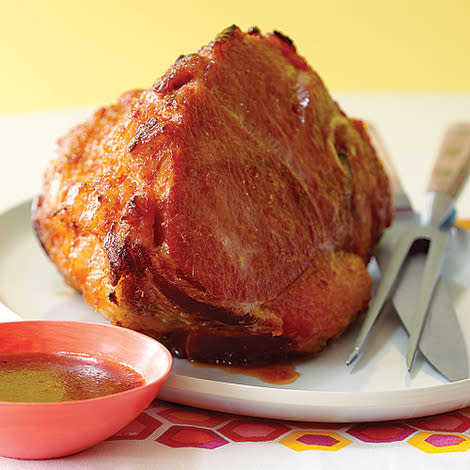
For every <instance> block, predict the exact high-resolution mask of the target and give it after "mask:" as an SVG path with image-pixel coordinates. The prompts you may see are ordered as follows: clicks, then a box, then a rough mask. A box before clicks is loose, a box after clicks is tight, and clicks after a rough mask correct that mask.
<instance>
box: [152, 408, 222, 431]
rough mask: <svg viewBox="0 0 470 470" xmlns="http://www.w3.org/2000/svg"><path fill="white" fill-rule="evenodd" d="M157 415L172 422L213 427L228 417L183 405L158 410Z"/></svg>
mask: <svg viewBox="0 0 470 470" xmlns="http://www.w3.org/2000/svg"><path fill="white" fill-rule="evenodd" d="M157 415H159V416H161V417H162V418H165V419H166V420H167V421H169V422H170V423H173V424H190V425H194V426H204V427H207V428H214V427H216V426H218V425H219V424H222V423H224V422H225V421H227V419H228V418H227V417H224V416H219V415H217V414H214V413H210V412H202V411H196V410H191V409H189V408H183V407H175V408H167V409H165V410H162V411H158V412H157Z"/></svg>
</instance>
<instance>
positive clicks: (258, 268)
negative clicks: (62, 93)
mask: <svg viewBox="0 0 470 470" xmlns="http://www.w3.org/2000/svg"><path fill="white" fill-rule="evenodd" d="M390 220H391V195H390V189H389V182H388V179H387V176H386V174H385V173H384V170H383V167H382V165H381V163H380V162H379V161H378V159H377V157H376V155H375V152H374V150H373V148H372V146H371V144H370V141H369V138H368V136H367V132H366V129H365V127H364V125H363V124H362V123H361V122H360V121H356V120H350V119H349V118H348V117H347V116H346V115H345V114H344V113H343V112H342V111H341V109H340V108H339V106H338V105H337V104H336V103H335V101H333V99H332V98H331V96H330V95H329V93H328V91H327V90H326V89H325V86H324V85H323V83H322V81H321V79H320V78H319V76H318V75H317V74H316V73H315V72H314V71H313V70H312V69H311V68H310V67H309V66H308V65H307V63H306V62H305V60H304V59H303V58H302V57H300V56H299V55H297V53H296V49H295V47H294V45H293V43H292V41H291V40H290V39H288V38H287V37H285V36H283V35H282V34H280V33H278V32H274V33H271V34H267V35H263V34H261V33H260V31H259V30H258V29H257V28H252V29H250V30H249V31H248V32H247V33H243V32H242V31H241V30H240V29H239V28H238V27H236V26H233V27H230V28H228V29H227V30H225V31H224V32H223V33H222V34H220V35H219V36H218V37H216V39H215V40H214V41H212V42H211V43H210V44H209V45H207V46H205V47H203V48H201V49H200V50H199V51H198V52H197V53H195V54H190V55H187V56H181V57H180V58H178V59H177V61H176V62H175V63H174V64H173V65H172V66H171V67H170V68H169V69H168V71H167V72H166V73H165V74H164V75H163V76H162V77H161V78H159V79H158V80H157V81H156V82H155V84H154V85H153V86H152V87H151V88H150V89H148V90H135V91H131V92H128V93H125V94H124V95H122V96H121V97H120V98H119V100H118V101H117V103H116V104H113V105H111V106H108V107H104V108H101V109H99V110H98V111H96V112H95V113H94V115H93V116H92V117H91V118H90V119H89V120H88V121H86V122H85V123H83V124H80V125H78V126H77V127H75V128H74V129H72V130H71V131H70V132H69V133H68V134H67V135H66V136H65V137H63V138H62V139H61V140H60V141H59V144H58V157H57V159H56V160H55V161H53V162H52V163H51V165H50V166H49V168H48V169H47V172H46V174H45V179H44V185H43V189H42V193H41V194H40V195H39V196H38V198H37V201H36V203H35V206H34V208H33V221H34V228H35V231H36V233H37V236H38V238H39V240H40V242H41V244H42V246H43V247H44V249H45V251H46V252H47V254H48V255H49V257H50V259H51V260H52V261H53V262H54V263H55V265H56V266H57V268H58V269H59V271H60V272H61V273H62V274H63V276H64V278H65V280H66V281H67V283H69V284H70V285H71V286H73V287H75V288H76V289H77V290H78V291H80V292H81V293H82V294H83V297H84V299H85V301H86V302H87V303H88V304H89V305H91V306H92V307H93V308H94V309H96V310H97V311H99V312H101V313H102V314H104V315H105V316H106V317H107V318H108V319H109V320H110V321H111V322H112V323H114V324H116V325H122V326H124V327H128V328H131V329H134V330H138V331H140V332H143V333H145V334H147V335H150V336H152V337H154V338H156V339H158V340H160V341H162V342H163V343H164V344H165V345H166V346H167V347H168V348H169V349H170V350H171V351H172V353H173V354H174V355H175V356H177V357H187V358H190V359H194V360H197V361H204V362H211V363H217V364H248V363H252V364H260V363H273V362H276V361H281V360H284V359H286V358H287V357H289V356H291V355H295V354H309V353H315V352H317V351H320V350H321V349H322V348H324V347H325V345H326V344H327V342H328V340H330V339H331V338H335V337H337V336H338V335H340V334H341V333H342V332H343V331H344V330H345V329H346V327H347V326H348V325H349V324H350V323H351V321H352V320H353V319H354V317H355V316H356V315H357V314H358V312H361V311H362V310H364V309H365V308H366V306H367V304H368V301H369V298H370V288H371V281H370V278H369V275H368V272H367V269H366V266H367V263H368V261H369V258H370V256H371V252H372V249H373V247H374V244H375V243H376V242H377V241H378V239H379V237H380V235H381V234H382V232H383V230H384V229H385V228H386V227H387V225H389V223H390Z"/></svg>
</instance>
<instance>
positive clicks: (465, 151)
mask: <svg viewBox="0 0 470 470" xmlns="http://www.w3.org/2000/svg"><path fill="white" fill-rule="evenodd" d="M469 171H470V122H457V123H455V124H453V125H451V126H450V127H449V128H448V129H447V131H446V133H445V134H444V138H443V141H442V144H441V147H440V149H439V153H438V155H437V158H436V161H435V163H434V167H433V169H432V172H431V178H430V180H429V183H428V187H427V190H426V191H427V192H437V193H445V194H447V195H448V196H450V197H451V198H456V197H457V195H458V193H459V192H460V190H461V188H462V187H463V185H464V184H465V181H466V180H467V176H468V173H469Z"/></svg>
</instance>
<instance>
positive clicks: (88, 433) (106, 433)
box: [0, 321, 172, 459]
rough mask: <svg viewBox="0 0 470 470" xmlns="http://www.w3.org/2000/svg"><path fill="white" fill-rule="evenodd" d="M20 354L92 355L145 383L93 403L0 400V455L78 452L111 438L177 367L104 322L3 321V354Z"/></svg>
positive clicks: (140, 338) (145, 342)
mask: <svg viewBox="0 0 470 470" xmlns="http://www.w3.org/2000/svg"><path fill="white" fill-rule="evenodd" d="M18 352H25V353H27V352H41V353H57V352H69V353H77V354H87V355H89V356H93V357H96V358H101V359H107V360H111V361H113V362H117V363H121V364H125V365H127V366H128V367H130V368H131V369H133V370H134V371H136V372H138V373H139V374H141V375H142V377H143V378H144V380H145V383H144V385H141V386H139V387H136V388H133V389H131V390H127V391H124V392H120V393H115V394H112V395H106V396H102V397H98V398H92V399H88V400H76V401H62V402H53V403H35V402H33V403H29V402H28V403H25V402H7V401H0V423H1V426H0V455H3V456H6V457H14V458H21V459H48V458H54V457H61V456H65V455H69V454H73V453H75V452H79V451H81V450H84V449H87V448H88V447H91V446H93V445H95V444H97V443H99V442H101V441H103V440H104V439H106V438H108V437H110V436H112V435H113V434H115V433H116V432H117V431H119V430H120V429H122V428H123V427H124V426H126V425H127V424H128V423H130V422H131V421H132V420H133V419H135V418H136V417H137V416H138V415H139V414H140V413H141V412H142V411H143V410H144V409H145V408H146V407H147V406H148V405H149V404H150V403H151V401H152V400H153V399H154V398H155V396H156V394H157V393H158V391H159V389H160V387H161V386H162V384H163V382H164V381H165V379H166V378H167V377H168V374H169V373H170V369H171V365H172V357H171V355H170V353H169V352H168V350H167V349H166V348H165V347H164V346H162V345H161V344H160V343H159V342H158V341H155V340H153V339H151V338H149V337H147V336H145V335H143V334H140V333H137V332H135V331H132V330H129V329H126V328H120V327H117V326H111V325H104V324H99V323H82V322H73V321H70V322H62V321H24V322H23V321H20V322H11V323H0V354H10V353H18Z"/></svg>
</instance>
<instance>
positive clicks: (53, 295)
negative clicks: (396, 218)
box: [0, 202, 470, 422]
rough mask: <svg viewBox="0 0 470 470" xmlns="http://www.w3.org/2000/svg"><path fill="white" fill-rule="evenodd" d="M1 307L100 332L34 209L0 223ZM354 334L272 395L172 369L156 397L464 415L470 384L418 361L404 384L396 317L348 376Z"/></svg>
mask: <svg viewBox="0 0 470 470" xmlns="http://www.w3.org/2000/svg"><path fill="white" fill-rule="evenodd" d="M457 235H458V236H457V238H456V240H457V241H458V243H459V256H458V257H455V258H453V259H451V264H452V269H451V270H450V271H451V272H452V273H453V274H452V276H451V277H452V279H449V280H451V281H452V282H453V284H452V285H453V291H454V294H455V298H456V308H457V312H458V315H459V320H460V322H461V324H462V327H463V330H464V331H465V332H467V333H468V334H467V337H466V341H467V344H470V315H468V314H467V315H464V314H465V313H466V312H465V311H466V310H468V306H469V305H470V296H469V294H470V289H468V288H467V285H468V284H469V282H468V281H469V280H470V275H469V273H468V266H467V265H465V264H462V263H463V261H462V260H465V259H468V255H469V252H470V237H469V236H468V233H466V232H459V233H457ZM454 243H456V241H455V240H454ZM459 263H460V264H459ZM0 299H1V300H2V302H3V303H4V304H5V305H6V306H7V307H8V308H9V309H10V310H12V311H14V312H16V313H18V314H19V315H21V317H23V318H24V319H50V320H51V319H52V320H81V321H93V322H105V320H104V319H103V318H102V317H101V316H100V315H99V314H98V313H96V312H94V311H93V310H92V309H91V308H90V307H88V306H87V305H85V303H84V302H83V300H82V298H81V297H80V296H79V295H77V294H76V293H75V292H74V291H73V290H72V289H70V288H69V287H67V286H66V285H65V284H64V282H63V281H62V278H61V277H60V276H59V274H58V273H57V272H56V270H55V268H54V266H53V265H52V264H51V263H50V262H49V260H48V259H47V257H46V256H45V255H44V253H43V251H42V249H41V248H40V246H39V244H38V242H37V240H36V238H35V236H34V234H33V231H32V229H31V221H30V202H27V203H24V204H21V205H19V206H17V207H14V208H13V209H10V210H9V211H7V212H5V213H4V214H3V215H0ZM1 316H2V312H1V311H0V318H1ZM5 319H6V318H5ZM358 326H359V325H358V324H356V325H353V327H351V328H350V329H349V330H348V331H347V332H346V334H344V335H343V336H342V337H341V338H340V339H339V340H337V341H335V342H333V343H332V344H331V345H330V346H328V347H327V348H326V349H325V350H324V351H323V352H322V353H321V354H319V355H318V356H316V357H313V358H311V359H309V360H303V361H298V362H297V363H295V366H296V368H297V371H298V372H299V373H300V374H301V375H300V377H299V378H298V379H297V380H296V381H295V382H293V383H291V384H289V385H284V386H273V385H270V384H268V383H264V382H261V381H260V380H258V379H256V378H254V377H249V376H246V375H235V374H230V373H226V372H224V371H222V370H219V369H217V368H212V367H196V366H193V365H192V364H190V363H189V362H188V361H185V360H175V364H174V368H173V371H172V373H171V375H170V378H169V380H168V381H167V383H166V384H165V386H164V387H163V388H162V390H161V392H160V395H159V397H160V398H162V399H164V400H168V401H172V402H176V403H183V404H188V405H192V406H198V407H201V408H207V409H212V410H217V411H224V412H230V413H236V414H244V415H250V416H260V417H267V418H277V419H287V420H296V421H327V422H353V421H378V420H392V419H405V418H413V417H418V416H424V415H429V414H436V413H440V412H445V411H450V410H452V409H457V408H463V407H466V406H469V405H470V379H467V380H463V381H460V382H454V383H449V382H448V381H447V380H446V379H444V378H443V377H442V376H441V375H439V374H438V373H437V372H436V371H435V370H434V369H432V367H430V366H429V365H428V364H427V363H423V362H422V361H420V360H418V363H417V367H416V369H417V371H416V373H415V374H414V375H413V376H412V377H410V376H409V375H408V373H407V371H406V364H405V359H404V356H405V353H406V347H407V336H406V334H405V333H404V331H403V330H402V328H401V326H400V324H399V322H398V320H397V319H396V318H395V317H394V316H393V315H392V314H389V315H385V316H384V317H383V318H382V319H381V320H380V321H379V324H378V325H377V327H376V329H375V330H374V334H373V336H372V338H371V339H370V340H369V343H368V346H367V351H366V353H365V354H364V356H363V357H362V358H361V361H360V362H359V364H358V366H357V367H356V368H355V369H354V370H351V369H349V368H346V366H345V365H344V361H345V358H346V357H347V354H348V352H349V351H350V349H351V346H352V343H353V341H354V338H355V336H356V334H357V328H358ZM467 349H469V348H468V347H467Z"/></svg>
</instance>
